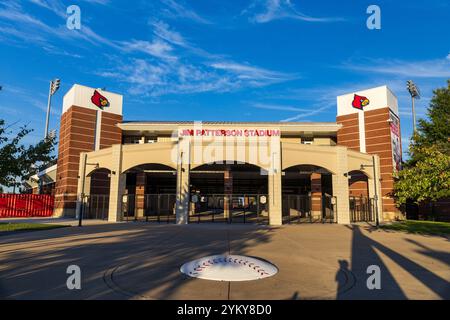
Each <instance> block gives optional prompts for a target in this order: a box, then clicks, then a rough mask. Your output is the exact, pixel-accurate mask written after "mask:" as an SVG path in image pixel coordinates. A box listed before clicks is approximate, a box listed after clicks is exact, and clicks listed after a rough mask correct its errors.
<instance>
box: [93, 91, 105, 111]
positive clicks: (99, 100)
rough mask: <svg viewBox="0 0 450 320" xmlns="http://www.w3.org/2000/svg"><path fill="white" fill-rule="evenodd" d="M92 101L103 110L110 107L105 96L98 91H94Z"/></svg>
mask: <svg viewBox="0 0 450 320" xmlns="http://www.w3.org/2000/svg"><path fill="white" fill-rule="evenodd" d="M91 101H92V103H93V104H95V105H96V106H97V107H99V108H100V109H102V110H103V108H105V107H108V106H109V101H108V99H106V98H105V97H104V96H102V95H101V94H100V93H99V92H98V91H97V90H95V91H94V94H93V95H92V97H91Z"/></svg>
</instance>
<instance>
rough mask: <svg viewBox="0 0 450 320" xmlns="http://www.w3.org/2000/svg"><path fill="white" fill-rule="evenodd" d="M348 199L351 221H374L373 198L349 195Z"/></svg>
mask: <svg viewBox="0 0 450 320" xmlns="http://www.w3.org/2000/svg"><path fill="white" fill-rule="evenodd" d="M349 201H350V221H351V222H374V221H375V210H374V208H375V202H374V199H373V198H368V197H353V196H351V197H350V198H349Z"/></svg>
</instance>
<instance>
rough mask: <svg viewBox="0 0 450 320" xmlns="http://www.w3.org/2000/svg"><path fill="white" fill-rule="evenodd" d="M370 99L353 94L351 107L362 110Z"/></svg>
mask: <svg viewBox="0 0 450 320" xmlns="http://www.w3.org/2000/svg"><path fill="white" fill-rule="evenodd" d="M369 103H370V101H369V99H367V98H366V97H363V96H358V95H357V94H355V98H354V99H353V102H352V106H353V108H356V109H359V110H363V108H364V107H365V106H367V105H369Z"/></svg>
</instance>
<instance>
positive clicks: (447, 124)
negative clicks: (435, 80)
mask: <svg viewBox="0 0 450 320" xmlns="http://www.w3.org/2000/svg"><path fill="white" fill-rule="evenodd" d="M427 116H428V119H420V120H419V123H418V126H417V133H416V134H415V135H414V136H413V138H412V141H411V146H410V151H409V154H410V157H411V159H410V161H409V162H408V163H407V164H406V165H407V166H408V165H414V164H415V162H416V161H418V160H420V159H422V158H423V156H424V154H422V153H421V151H422V150H423V147H431V146H435V147H436V148H437V150H439V151H441V152H442V153H444V154H447V155H450V80H448V81H447V87H446V88H445V87H444V88H439V89H436V90H434V91H433V97H432V99H431V102H430V105H429V107H428V109H427Z"/></svg>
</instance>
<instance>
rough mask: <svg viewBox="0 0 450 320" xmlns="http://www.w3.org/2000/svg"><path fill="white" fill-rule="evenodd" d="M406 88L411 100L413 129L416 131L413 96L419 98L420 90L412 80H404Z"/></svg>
mask: <svg viewBox="0 0 450 320" xmlns="http://www.w3.org/2000/svg"><path fill="white" fill-rule="evenodd" d="M406 88H407V89H408V92H409V94H410V95H411V100H412V115H413V130H414V133H416V109H415V105H414V102H415V98H417V99H420V91H419V88H418V87H417V86H416V84H415V83H414V82H413V81H412V80H408V81H406Z"/></svg>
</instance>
